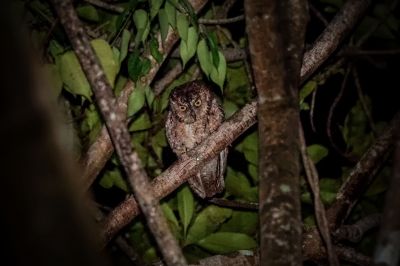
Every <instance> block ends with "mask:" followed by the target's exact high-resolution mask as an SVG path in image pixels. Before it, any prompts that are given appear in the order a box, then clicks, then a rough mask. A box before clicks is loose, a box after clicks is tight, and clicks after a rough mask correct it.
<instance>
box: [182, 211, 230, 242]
mask: <svg viewBox="0 0 400 266" xmlns="http://www.w3.org/2000/svg"><path fill="white" fill-rule="evenodd" d="M231 216H232V210H231V209H227V208H221V207H217V206H214V205H210V206H208V207H206V208H205V209H204V210H202V211H201V212H200V213H199V214H198V215H197V217H196V219H195V220H194V222H193V224H192V225H191V226H190V228H189V231H188V234H187V237H186V241H185V245H189V244H192V243H195V242H197V241H199V240H200V239H203V238H204V237H206V236H207V235H209V234H211V233H212V232H214V231H215V230H217V229H218V227H219V226H220V225H221V224H222V223H223V222H225V221H226V220H227V219H228V218H230V217H231Z"/></svg>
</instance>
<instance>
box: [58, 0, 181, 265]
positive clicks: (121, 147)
mask: <svg viewBox="0 0 400 266" xmlns="http://www.w3.org/2000/svg"><path fill="white" fill-rule="evenodd" d="M53 4H54V7H55V9H56V11H57V13H58V15H59V17H60V21H61V24H62V25H63V26H64V29H65V31H66V33H67V35H68V37H69V39H70V41H71V44H72V46H73V48H74V51H75V53H76V55H77V57H78V59H79V62H80V64H81V66H82V69H83V71H84V72H85V74H86V76H87V78H88V81H89V83H90V85H91V87H92V90H93V92H94V95H95V98H96V102H97V104H98V107H99V109H100V112H101V114H102V116H103V118H104V120H105V123H106V126H107V129H108V132H109V134H110V137H111V139H112V140H113V143H114V146H115V149H116V151H117V154H118V156H119V158H120V160H121V162H122V165H123V167H124V170H125V172H126V173H127V175H128V179H129V181H130V183H131V186H132V189H133V192H134V194H135V196H136V199H137V200H138V202H139V204H140V207H141V210H142V211H143V213H144V215H145V217H146V220H147V224H148V226H149V228H150V230H151V232H152V233H153V235H154V237H155V239H156V241H157V244H158V246H159V247H160V251H161V253H162V254H163V256H164V259H165V261H166V262H167V264H168V265H186V261H185V258H184V257H183V254H182V251H181V250H180V248H179V246H178V243H177V241H176V239H175V238H174V236H173V235H172V233H171V232H170V230H169V227H168V224H167V220H166V219H165V217H164V216H163V214H162V211H161V208H160V206H159V205H158V202H157V200H156V199H155V198H154V195H153V194H152V193H151V192H150V190H151V188H150V184H149V180H148V177H147V174H146V172H145V170H144V169H143V167H142V166H141V162H140V159H139V156H138V155H137V153H136V152H134V151H133V150H132V146H131V137H130V134H129V132H128V129H127V127H126V125H125V120H126V118H125V116H124V115H123V114H122V113H120V112H118V108H117V107H116V106H115V102H116V99H115V97H114V95H113V92H112V88H111V85H110V84H109V83H108V81H107V78H106V75H105V73H104V71H103V70H102V68H101V66H100V63H99V60H98V59H97V57H96V55H95V53H94V51H93V48H92V47H91V46H90V42H89V38H88V36H87V35H86V33H85V31H84V29H83V27H82V25H81V23H80V21H79V19H78V16H77V14H76V13H75V10H74V8H73V6H72V2H71V1H62V0H53Z"/></svg>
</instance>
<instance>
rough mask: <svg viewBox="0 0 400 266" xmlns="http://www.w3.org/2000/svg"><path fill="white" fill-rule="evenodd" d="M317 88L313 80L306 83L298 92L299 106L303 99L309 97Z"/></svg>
mask: <svg viewBox="0 0 400 266" xmlns="http://www.w3.org/2000/svg"><path fill="white" fill-rule="evenodd" d="M317 87H318V83H317V82H316V81H314V80H310V81H308V82H307V83H306V84H304V86H303V87H302V88H301V90H300V95H299V98H300V104H301V103H303V102H304V99H305V98H306V97H307V96H308V95H310V94H311V93H312V92H313V91H314V90H315V89H316V88H317Z"/></svg>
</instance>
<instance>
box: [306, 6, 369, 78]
mask: <svg viewBox="0 0 400 266" xmlns="http://www.w3.org/2000/svg"><path fill="white" fill-rule="evenodd" d="M370 2H371V1H370V0H348V1H346V2H345V3H344V4H343V6H342V8H341V9H340V11H339V12H338V13H337V14H336V16H335V17H334V18H333V19H332V21H331V22H330V23H329V25H328V27H326V28H325V30H324V32H323V33H322V34H321V35H320V36H319V37H318V39H317V40H316V41H315V43H314V45H313V46H312V47H311V49H310V50H308V51H307V52H306V53H305V55H304V56H305V57H308V58H309V60H308V61H307V62H305V63H304V64H303V66H302V68H301V76H302V77H304V78H308V77H309V76H310V75H311V74H312V73H314V72H315V70H317V68H318V67H319V66H320V64H318V63H317V62H321V61H322V62H323V61H325V60H326V59H328V57H329V56H330V55H331V54H332V53H333V52H334V51H335V50H336V48H337V47H338V46H339V44H340V43H341V42H342V41H343V39H344V38H345V37H346V36H347V35H348V33H349V32H350V31H351V30H352V29H353V28H354V26H355V25H356V23H357V22H358V20H359V19H360V18H361V17H362V15H363V14H364V12H365V11H366V10H367V8H368V6H369V4H370Z"/></svg>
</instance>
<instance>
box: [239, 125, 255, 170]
mask: <svg viewBox="0 0 400 266" xmlns="http://www.w3.org/2000/svg"><path fill="white" fill-rule="evenodd" d="M236 150H238V151H240V152H243V154H244V157H245V158H246V161H248V162H250V163H252V164H253V165H258V132H257V131H254V132H253V133H251V134H249V135H248V136H246V137H245V138H244V139H243V141H242V142H241V143H239V145H237V146H236Z"/></svg>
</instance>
